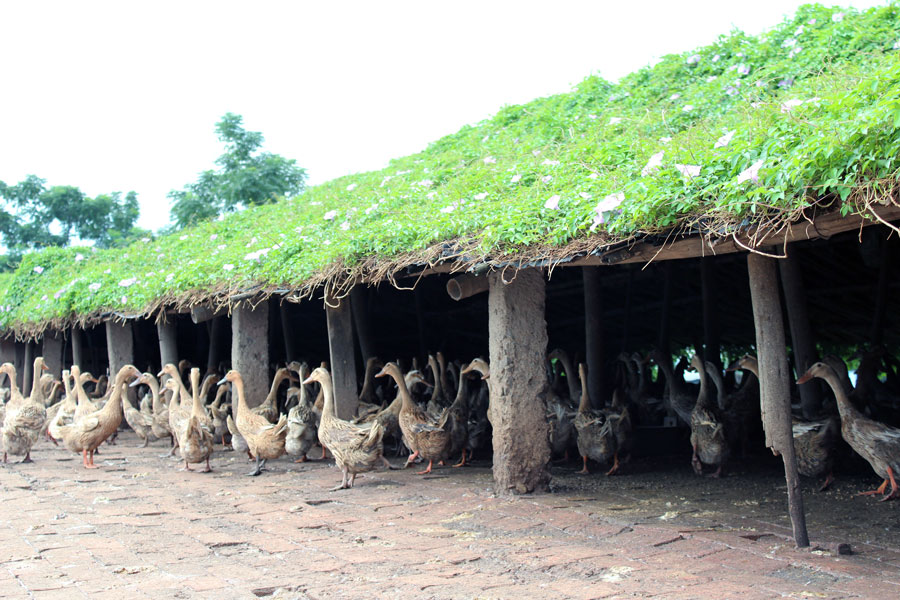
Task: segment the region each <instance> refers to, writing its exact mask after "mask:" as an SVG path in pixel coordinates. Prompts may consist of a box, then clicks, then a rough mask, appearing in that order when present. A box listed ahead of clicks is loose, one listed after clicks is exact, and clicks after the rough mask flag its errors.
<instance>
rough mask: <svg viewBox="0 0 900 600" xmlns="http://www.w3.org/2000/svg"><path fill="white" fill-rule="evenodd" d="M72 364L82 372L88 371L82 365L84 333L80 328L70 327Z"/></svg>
mask: <svg viewBox="0 0 900 600" xmlns="http://www.w3.org/2000/svg"><path fill="white" fill-rule="evenodd" d="M71 336H72V364H73V365H78V366H79V367H81V370H82V371H88V370H89V369H88V368H87V365H86V364H85V363H84V360H85V355H84V331H82V329H81V328H80V327H72V331H71Z"/></svg>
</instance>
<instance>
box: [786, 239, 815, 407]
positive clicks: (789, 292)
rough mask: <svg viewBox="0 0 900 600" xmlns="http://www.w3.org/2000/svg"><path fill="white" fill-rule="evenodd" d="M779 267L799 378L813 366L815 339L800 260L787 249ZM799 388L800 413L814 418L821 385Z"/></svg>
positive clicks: (795, 366) (795, 367) (795, 368)
mask: <svg viewBox="0 0 900 600" xmlns="http://www.w3.org/2000/svg"><path fill="white" fill-rule="evenodd" d="M778 270H779V273H780V274H781V288H782V289H783V290H784V303H785V305H786V306H787V314H788V323H789V324H790V329H791V347H792V348H793V349H794V370H795V371H796V372H797V376H798V377H799V376H800V375H803V374H804V373H805V372H806V370H807V369H808V368H810V367H811V366H813V363H815V362H816V360H817V357H816V344H815V340H814V339H813V334H812V329H811V328H810V326H809V312H808V310H807V305H806V290H805V289H804V287H803V275H802V273H801V272H800V262H799V260H798V259H797V256H796V254H795V253H794V252H792V251H791V249H790V248H789V249H788V255H787V258H784V259H782V260H779V261H778ZM798 387H799V388H800V406H801V408H802V410H803V416H804V417H805V418H807V419H812V418H814V417H816V416H817V415H818V414H819V407H820V406H821V404H822V396H821V388H820V387H819V386H818V385H801V386H798Z"/></svg>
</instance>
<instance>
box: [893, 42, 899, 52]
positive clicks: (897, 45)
mask: <svg viewBox="0 0 900 600" xmlns="http://www.w3.org/2000/svg"><path fill="white" fill-rule="evenodd" d="M894 50H900V40H897V41H896V42H894Z"/></svg>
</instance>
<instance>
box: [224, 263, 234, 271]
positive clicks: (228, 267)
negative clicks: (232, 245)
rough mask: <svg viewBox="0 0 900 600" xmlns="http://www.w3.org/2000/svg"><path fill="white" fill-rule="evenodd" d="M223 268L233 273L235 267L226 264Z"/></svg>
mask: <svg viewBox="0 0 900 600" xmlns="http://www.w3.org/2000/svg"><path fill="white" fill-rule="evenodd" d="M222 268H223V269H225V270H226V271H233V270H234V265H233V264H231V263H225V264H224V265H222Z"/></svg>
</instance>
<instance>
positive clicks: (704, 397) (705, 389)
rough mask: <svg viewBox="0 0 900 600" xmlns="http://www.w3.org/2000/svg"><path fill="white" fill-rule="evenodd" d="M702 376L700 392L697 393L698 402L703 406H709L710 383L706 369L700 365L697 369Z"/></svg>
mask: <svg viewBox="0 0 900 600" xmlns="http://www.w3.org/2000/svg"><path fill="white" fill-rule="evenodd" d="M697 374H698V375H699V376H700V393H699V394H697V404H698V405H700V406H701V407H703V408H709V383H708V378H707V377H706V369H704V368H703V367H700V368H699V369H697Z"/></svg>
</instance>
